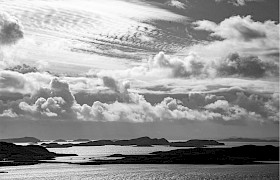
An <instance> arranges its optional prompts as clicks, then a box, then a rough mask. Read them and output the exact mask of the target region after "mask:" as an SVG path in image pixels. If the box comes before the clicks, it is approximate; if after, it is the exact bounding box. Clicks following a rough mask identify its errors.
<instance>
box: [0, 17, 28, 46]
mask: <svg viewBox="0 0 280 180" xmlns="http://www.w3.org/2000/svg"><path fill="white" fill-rule="evenodd" d="M23 34H24V33H23V27H22V25H21V24H20V23H19V21H18V20H17V19H15V18H14V17H12V16H10V15H9V14H6V13H0V44H1V45H11V44H15V43H16V42H17V41H18V40H20V39H21V38H23Z"/></svg>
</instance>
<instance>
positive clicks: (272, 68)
mask: <svg viewBox="0 0 280 180" xmlns="http://www.w3.org/2000/svg"><path fill="white" fill-rule="evenodd" d="M278 71H279V65H278V64H277V62H273V61H272V62H271V61H270V62H265V61H263V60H261V59H260V58H258V57H257V56H244V55H243V56H241V55H239V54H238V53H230V54H228V55H227V56H226V57H222V58H219V59H215V58H214V59H211V58H210V59H206V58H202V57H200V56H199V55H198V54H197V53H193V52H190V53H189V54H188V55H186V57H185V58H177V57H170V56H168V55H166V54H165V53H164V52H160V53H158V54H157V55H155V56H154V57H153V58H150V59H149V60H148V61H147V62H143V63H142V64H140V65H139V66H136V67H133V68H130V69H126V70H101V71H89V72H88V73H87V75H89V76H95V77H106V78H107V79H104V80H105V81H107V82H106V83H108V85H110V83H112V85H114V83H113V82H110V79H108V77H116V78H118V79H138V80H145V81H151V80H157V79H166V78H216V77H230V76H233V77H251V78H262V77H278V75H279V73H278ZM111 81H112V80H111ZM111 88H113V89H114V88H116V87H111Z"/></svg>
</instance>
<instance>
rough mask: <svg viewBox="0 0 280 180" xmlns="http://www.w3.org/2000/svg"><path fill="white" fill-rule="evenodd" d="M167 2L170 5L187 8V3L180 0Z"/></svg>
mask: <svg viewBox="0 0 280 180" xmlns="http://www.w3.org/2000/svg"><path fill="white" fill-rule="evenodd" d="M165 4H167V5H168V6H171V7H175V8H178V9H185V8H186V5H185V4H184V3H182V2H180V1H178V0H170V1H167V2H166V3H165Z"/></svg>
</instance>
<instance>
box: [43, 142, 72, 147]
mask: <svg viewBox="0 0 280 180" xmlns="http://www.w3.org/2000/svg"><path fill="white" fill-rule="evenodd" d="M41 146H43V147H45V148H68V147H72V146H73V144H71V143H66V144H58V143H54V142H53V143H42V144H41Z"/></svg>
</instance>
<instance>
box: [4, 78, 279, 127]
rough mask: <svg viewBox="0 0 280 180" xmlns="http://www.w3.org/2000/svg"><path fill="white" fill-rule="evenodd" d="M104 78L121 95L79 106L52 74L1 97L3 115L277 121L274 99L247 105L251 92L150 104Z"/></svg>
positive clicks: (195, 95)
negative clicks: (29, 90) (31, 88)
mask: <svg viewBox="0 0 280 180" xmlns="http://www.w3.org/2000/svg"><path fill="white" fill-rule="evenodd" d="M26 75H28V74H25V75H24V76H26ZM102 80H103V83H104V86H106V87H108V88H110V90H111V91H113V92H114V93H115V94H117V98H116V99H115V100H114V101H111V102H100V101H97V100H93V101H92V102H91V104H90V103H87V104H79V103H77V101H76V98H75V96H74V94H73V92H72V91H71V89H70V86H69V83H68V82H67V81H66V80H63V79H60V78H52V80H51V82H50V83H49V85H48V86H47V87H44V88H39V89H37V90H36V92H35V93H33V94H32V95H30V96H27V97H24V98H23V99H18V100H16V101H13V102H10V101H8V102H4V101H0V103H1V107H2V108H0V114H1V116H5V117H14V118H15V117H25V118H26V117H29V118H31V119H34V120H36V119H37V120H38V119H49V120H63V121H65V120H67V121H124V122H137V123H141V122H154V121H164V122H174V121H212V122H216V123H220V124H225V125H242V124H246V122H247V121H254V122H263V121H265V120H267V121H273V122H278V121H277V120H276V118H277V116H279V112H278V111H277V110H275V109H276V106H275V104H276V102H274V100H272V97H267V98H265V99H264V98H263V100H262V103H261V104H260V103H255V102H252V103H253V104H254V103H255V105H254V106H252V105H251V104H246V103H244V102H249V100H247V99H250V100H251V99H252V97H251V96H249V97H248V96H246V95H243V96H241V95H239V94H234V93H233V92H230V93H233V95H231V96H224V95H223V94H222V93H220V95H219V93H217V94H206V93H204V94H202V93H191V94H189V95H188V98H187V99H181V100H180V99H176V98H172V97H165V98H164V99H163V100H162V101H160V102H158V103H154V104H152V103H150V102H149V101H147V100H146V99H145V97H144V96H143V95H140V94H138V93H133V92H129V91H128V89H129V88H130V85H129V84H130V83H129V82H128V81H123V80H121V81H116V80H115V79H113V78H109V77H106V78H104V77H103V79H102ZM223 92H225V91H223ZM239 92H240V91H239ZM273 96H275V95H273ZM246 98H247V99H246ZM260 98H261V97H260ZM250 107H254V108H253V109H252V108H250Z"/></svg>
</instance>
